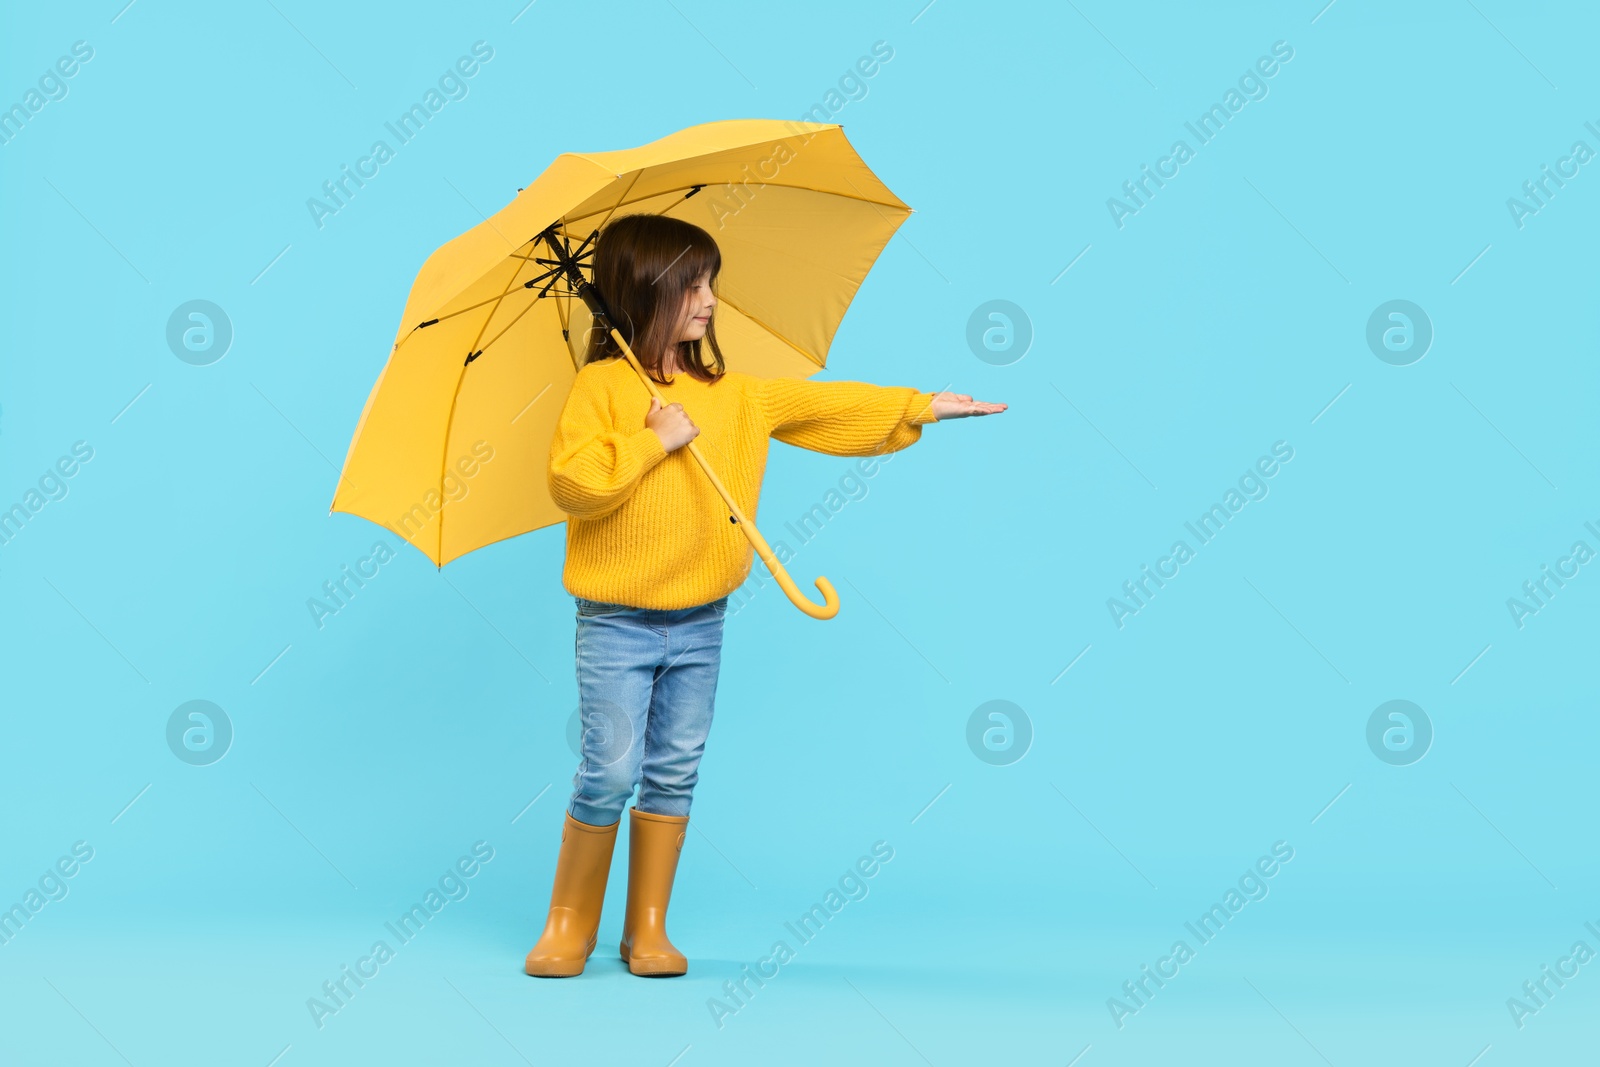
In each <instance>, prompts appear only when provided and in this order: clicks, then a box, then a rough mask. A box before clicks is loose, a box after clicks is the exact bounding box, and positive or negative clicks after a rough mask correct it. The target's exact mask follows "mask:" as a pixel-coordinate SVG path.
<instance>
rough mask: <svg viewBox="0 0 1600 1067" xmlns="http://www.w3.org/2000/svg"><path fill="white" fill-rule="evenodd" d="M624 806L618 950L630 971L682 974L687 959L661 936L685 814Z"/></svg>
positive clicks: (686, 822) (664, 931)
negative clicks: (623, 905)
mask: <svg viewBox="0 0 1600 1067" xmlns="http://www.w3.org/2000/svg"><path fill="white" fill-rule="evenodd" d="M628 810H629V812H630V813H631V818H630V821H629V823H628V911H627V916H626V918H624V919H623V922H622V944H621V945H620V946H619V951H620V952H621V953H622V958H623V959H624V960H626V961H627V962H628V970H630V971H632V972H633V973H634V974H639V975H653V976H657V977H665V976H668V975H677V974H683V973H684V972H685V971H687V970H688V969H689V961H688V960H687V959H685V958H684V955H683V953H681V952H679V951H678V950H677V949H676V948H674V947H673V945H672V942H671V941H669V940H667V902H668V901H669V900H671V899H672V879H673V877H674V876H675V875H676V874H677V873H678V856H679V854H680V853H681V852H682V851H683V839H684V836H685V835H686V834H687V833H688V825H689V817H688V816H687V815H654V814H651V813H650V812H648V811H640V810H639V809H638V808H629V809H628Z"/></svg>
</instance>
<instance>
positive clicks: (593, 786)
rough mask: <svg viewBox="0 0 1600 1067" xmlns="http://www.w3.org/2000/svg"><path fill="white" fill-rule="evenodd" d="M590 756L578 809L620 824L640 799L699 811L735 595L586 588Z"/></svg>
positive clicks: (583, 649)
mask: <svg viewBox="0 0 1600 1067" xmlns="http://www.w3.org/2000/svg"><path fill="white" fill-rule="evenodd" d="M575 599H576V600H577V605H578V633H577V637H576V640H575V646H576V653H577V664H578V706H579V712H580V714H581V717H582V722H583V760H582V762H581V763H579V764H578V772H577V773H576V774H574V775H573V776H572V786H573V789H572V798H571V800H570V801H569V802H568V804H567V811H568V813H569V814H570V815H571V816H572V817H573V818H574V819H577V820H578V821H579V822H584V823H588V824H589V825H591V826H610V825H611V824H612V823H615V822H617V821H619V820H620V819H621V818H622V809H623V808H624V807H625V806H626V805H627V803H628V798H629V797H631V796H632V795H633V790H634V787H635V786H638V787H639V799H638V801H637V802H636V804H635V806H636V807H637V808H638V809H639V810H640V811H645V812H649V813H651V814H653V815H681V816H687V815H688V814H689V802H690V799H691V797H692V795H693V793H694V786H695V782H696V781H698V780H699V777H700V770H699V768H700V755H701V753H703V752H704V751H705V746H706V735H707V734H709V733H710V732H711V715H712V709H713V706H714V704H715V700H716V695H717V673H718V671H719V669H720V667H721V665H722V624H723V619H724V617H725V615H726V613H727V610H728V598H727V597H725V596H724V597H721V598H720V599H717V600H713V601H711V602H709V603H706V604H699V605H696V606H694V607H689V608H678V609H674V610H666V609H660V608H636V607H632V606H629V605H627V604H611V603H606V602H605V601H599V600H588V599H585V598H584V597H577V598H575Z"/></svg>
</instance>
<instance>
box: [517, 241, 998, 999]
mask: <svg viewBox="0 0 1600 1067" xmlns="http://www.w3.org/2000/svg"><path fill="white" fill-rule="evenodd" d="M721 266H722V256H721V253H720V252H719V250H718V248H717V245H716V242H715V241H713V240H712V239H711V235H710V234H708V233H707V232H706V231H705V230H703V229H701V228H700V227H698V226H695V225H692V224H691V223H687V222H683V221H681V220H678V219H672V218H667V217H664V216H660V215H628V216H623V217H621V218H618V219H615V220H613V221H612V222H611V223H610V224H609V225H608V226H607V227H606V228H605V229H604V230H603V231H602V232H601V234H600V239H599V241H598V242H597V243H596V245H595V254H594V278H593V281H594V284H595V287H596V288H597V289H599V291H600V292H601V293H602V294H603V295H604V297H605V300H606V303H607V304H608V305H609V307H610V310H611V314H612V316H613V318H614V319H615V320H616V325H617V327H618V332H620V333H621V334H622V335H623V336H624V337H626V338H627V340H628V344H629V346H630V347H631V348H632V349H633V351H634V355H635V356H636V357H637V358H638V360H639V363H640V365H641V366H642V367H644V369H645V371H646V372H647V373H648V374H649V375H650V377H651V379H652V380H653V381H655V382H656V383H657V385H658V387H659V388H660V389H661V392H662V394H663V396H665V397H667V399H668V401H669V402H668V403H667V404H666V405H665V406H663V405H662V404H661V402H660V401H658V400H657V399H656V398H655V397H654V396H651V395H650V393H649V390H647V389H645V388H644V386H643V383H641V382H640V381H639V380H638V372H637V371H635V370H634V369H633V367H632V366H631V365H629V363H628V361H627V360H626V359H625V358H624V357H623V356H622V353H621V351H620V350H619V349H617V347H616V345H615V343H614V342H613V341H612V340H611V338H610V336H609V334H607V335H604V336H603V335H602V334H601V333H600V331H598V330H595V331H591V334H590V337H589V343H588V346H587V351H586V352H585V354H584V362H583V365H582V366H581V367H580V368H579V370H578V375H577V378H576V380H575V381H574V383H573V387H572V391H571V393H570V394H569V395H568V397H567V401H566V405H565V406H564V407H563V408H562V411H561V417H560V420H559V422H558V424H557V426H556V432H555V435H554V437H553V439H552V440H551V442H550V466H549V487H550V495H551V498H552V499H553V500H554V501H555V502H556V504H557V505H558V506H559V507H560V508H561V509H562V510H563V511H565V512H566V513H567V514H568V516H569V519H568V521H567V555H566V563H565V566H564V568H563V573H562V584H563V585H564V586H565V587H566V590H567V592H569V593H571V594H572V595H573V596H574V598H575V599H576V602H577V636H576V641H575V650H576V653H577V675H578V698H579V708H580V712H581V719H582V722H583V725H584V731H583V745H582V749H583V759H582V762H581V763H580V764H579V766H578V770H577V773H576V774H575V775H574V776H573V791H572V796H571V799H570V800H569V802H568V804H567V813H566V818H565V820H564V824H563V829H562V833H561V850H560V853H559V855H558V857H557V860H556V874H555V884H554V886H553V887H552V889H551V892H550V910H549V914H548V916H547V917H546V920H545V927H544V933H543V934H542V935H541V936H540V938H539V941H538V943H537V944H535V945H534V946H533V950H532V951H531V952H529V953H528V956H527V960H526V961H525V964H524V970H525V971H526V972H527V973H528V974H531V975H539V976H543V977H570V976H572V975H576V974H580V973H582V971H583V968H584V963H585V962H586V961H587V959H588V957H589V955H590V954H591V953H592V952H593V951H594V948H595V942H596V938H597V937H598V931H599V925H600V907H601V903H602V901H603V900H604V898H605V890H606V880H607V877H608V875H609V873H610V870H611V853H612V846H613V845H614V844H615V843H616V837H617V827H618V826H619V825H620V824H621V821H622V818H621V816H622V809H623V807H624V806H625V805H626V804H627V801H628V799H629V797H631V796H632V795H633V792H634V788H635V787H636V786H637V787H638V790H639V796H638V800H637V801H636V802H635V805H634V807H633V808H631V809H630V811H629V816H630V818H629V836H628V903H627V910H626V914H625V916H624V919H623V926H622V941H621V944H620V946H619V950H620V952H621V955H622V958H623V959H624V960H626V961H627V964H628V970H629V971H631V972H632V973H634V974H638V975H679V974H683V973H685V971H687V970H688V961H687V960H686V959H685V958H684V955H683V953H681V952H679V951H678V950H677V949H676V948H675V947H673V944H672V942H671V941H669V940H668V939H667V932H666V915H667V902H668V900H669V899H670V897H671V895H672V882H673V878H674V876H675V874H676V872H677V866H678V855H679V853H680V851H681V850H682V848H683V842H684V836H685V832H686V829H687V826H688V822H689V803H690V797H691V795H692V793H693V792H694V786H695V783H696V781H697V780H698V767H699V764H700V756H701V753H702V752H703V751H704V749H705V742H706V735H707V733H708V732H709V731H710V729H711V716H712V707H713V702H714V699H715V696H716V691H717V674H718V669H719V666H720V662H721V652H722V628H723V619H724V615H725V613H726V611H727V606H728V594H729V592H730V591H732V590H733V589H734V588H736V587H737V586H738V585H739V584H740V583H741V582H743V581H744V579H745V576H746V575H747V574H748V572H749V570H750V564H751V561H752V559H753V556H754V552H753V550H752V548H751V545H750V542H749V540H748V539H747V538H746V537H745V536H744V534H743V533H741V532H740V530H739V529H738V527H737V526H736V525H735V524H733V523H730V522H729V521H728V518H729V516H728V509H727V506H726V504H725V502H724V501H723V499H722V497H721V495H720V494H718V493H717V491H716V489H715V487H714V486H712V484H711V482H710V479H708V478H706V476H705V472H704V471H702V470H701V469H700V467H699V464H697V463H696V462H695V461H694V457H693V456H690V455H688V454H687V453H685V452H684V451H683V446H684V445H686V444H688V443H689V442H690V441H692V440H695V439H697V438H698V439H699V441H700V444H699V445H698V447H699V448H700V449H701V450H702V452H703V454H704V455H705V456H706V459H707V461H708V462H709V463H710V464H711V466H712V469H714V470H715V471H716V472H717V474H718V476H719V477H721V479H722V480H723V484H724V485H725V486H727V488H728V491H729V492H730V493H731V494H733V496H734V499H735V500H737V501H738V502H739V506H740V507H741V508H742V509H743V510H744V512H745V514H746V515H748V516H750V517H751V519H752V520H754V518H755V514H756V501H757V498H758V496H759V495H760V491H761V476H762V472H763V470H764V467H765V464H766V455H767V442H768V439H769V438H773V437H775V438H777V439H778V440H780V441H784V442H786V443H788V444H793V445H798V446H799V447H801V448H808V449H812V450H814V451H818V452H826V453H829V454H831V455H836V456H868V455H882V454H884V453H886V452H894V451H898V450H900V449H903V448H906V447H908V446H910V445H912V444H914V443H915V442H916V441H918V440H919V439H920V437H921V434H922V427H923V426H924V425H925V424H927V423H930V422H940V421H946V420H949V419H953V418H961V417H964V416H968V415H990V414H994V413H996V412H1000V411H1004V410H1005V409H1006V405H1005V404H989V403H983V402H981V401H975V400H973V399H972V398H971V397H970V396H966V395H964V394H955V393H943V392H941V393H926V392H920V391H918V390H916V389H912V388H910V387H906V386H891V387H883V386H876V385H869V384H866V383H863V382H849V381H844V382H812V381H806V380H802V379H793V378H758V377H755V376H753V375H749V374H743V373H740V372H738V371H729V370H726V369H725V368H724V363H723V358H722V350H721V348H720V347H719V346H718V344H717V336H716V330H715V328H714V327H713V325H712V323H713V315H714V313H715V310H716V306H717V296H716V281H717V274H718V272H719V271H720V269H721ZM703 344H704V345H708V346H709V348H710V354H709V358H708V356H707V354H706V353H705V351H704V349H703ZM691 411H692V412H693V413H694V417H693V418H692V419H691V418H690V416H689V412H691Z"/></svg>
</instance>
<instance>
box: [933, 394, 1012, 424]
mask: <svg viewBox="0 0 1600 1067" xmlns="http://www.w3.org/2000/svg"><path fill="white" fill-rule="evenodd" d="M1006 407H1007V405H1005V404H996V403H990V402H988V401H985V400H974V399H972V397H970V396H968V395H967V394H966V393H935V394H934V396H933V414H934V416H935V417H936V418H938V420H939V421H940V422H944V421H945V420H946V419H964V418H966V417H967V416H969V415H997V414H999V413H1000V412H1002V411H1004V410H1005V409H1006Z"/></svg>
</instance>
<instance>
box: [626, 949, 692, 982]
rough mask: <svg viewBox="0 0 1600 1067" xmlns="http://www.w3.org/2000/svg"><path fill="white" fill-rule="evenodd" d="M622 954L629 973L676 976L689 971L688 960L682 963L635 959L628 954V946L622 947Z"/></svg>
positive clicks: (648, 976) (655, 976)
mask: <svg viewBox="0 0 1600 1067" xmlns="http://www.w3.org/2000/svg"><path fill="white" fill-rule="evenodd" d="M619 948H620V946H619ZM620 954H621V956H622V960H623V962H624V963H626V964H627V965H628V971H629V973H631V974H636V975H638V976H639V977H641V978H674V977H676V976H678V975H680V974H687V973H688V972H689V962H688V961H687V960H685V961H684V962H682V963H679V962H677V961H676V960H668V959H652V960H635V959H633V958H631V957H630V956H629V955H628V950H627V949H626V948H620Z"/></svg>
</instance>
